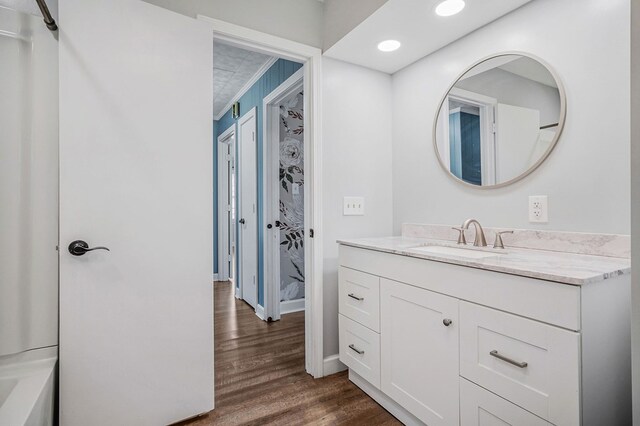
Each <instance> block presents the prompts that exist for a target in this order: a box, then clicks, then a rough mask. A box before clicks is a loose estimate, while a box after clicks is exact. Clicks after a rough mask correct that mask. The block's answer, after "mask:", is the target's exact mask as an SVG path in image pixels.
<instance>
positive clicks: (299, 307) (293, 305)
mask: <svg viewBox="0 0 640 426" xmlns="http://www.w3.org/2000/svg"><path fill="white" fill-rule="evenodd" d="M300 311H304V299H296V300H283V301H282V302H280V315H284V314H290V313H292V312H300Z"/></svg>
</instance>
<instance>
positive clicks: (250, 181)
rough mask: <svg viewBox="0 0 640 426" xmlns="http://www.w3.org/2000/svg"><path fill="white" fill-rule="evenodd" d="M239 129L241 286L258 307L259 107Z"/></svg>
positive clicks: (240, 122)
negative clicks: (257, 111) (257, 119)
mask: <svg viewBox="0 0 640 426" xmlns="http://www.w3.org/2000/svg"><path fill="white" fill-rule="evenodd" d="M238 128H239V132H238V133H239V137H238V141H239V144H240V148H239V151H240V152H239V158H238V165H239V169H240V170H239V171H240V179H239V184H240V185H239V186H240V194H238V195H239V199H240V208H239V210H240V211H239V214H238V217H239V221H238V222H239V229H240V247H239V249H240V251H239V259H238V260H239V263H240V277H239V278H240V289H241V290H242V298H243V299H244V300H245V301H246V302H247V303H248V304H249V305H251V306H252V307H254V308H255V307H256V305H257V303H258V205H257V204H258V180H257V177H258V170H257V167H258V163H257V158H256V156H257V147H258V145H257V135H256V109H255V108H253V109H252V110H251V111H249V112H247V113H246V114H245V115H244V116H242V117H241V118H240V121H239V123H238Z"/></svg>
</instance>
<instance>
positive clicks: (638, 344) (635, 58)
mask: <svg viewBox="0 0 640 426" xmlns="http://www.w3.org/2000/svg"><path fill="white" fill-rule="evenodd" d="M631 29H632V30H631V31H632V37H631V223H632V225H631V270H632V271H638V268H640V2H637V1H632V2H631ZM631 280H632V281H631V285H632V286H631V296H632V299H631V314H632V322H631V341H632V349H631V353H632V357H631V360H632V369H633V370H632V371H633V376H632V384H633V419H634V424H636V425H638V424H640V274H639V273H637V272H633V273H632V274H631Z"/></svg>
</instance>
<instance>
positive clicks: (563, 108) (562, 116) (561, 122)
mask: <svg viewBox="0 0 640 426" xmlns="http://www.w3.org/2000/svg"><path fill="white" fill-rule="evenodd" d="M511 55H520V56H525V57H527V58H530V59H533V60H535V61H538V62H539V63H540V64H542V65H544V67H545V68H546V69H547V71H549V73H550V74H551V76H552V77H553V78H554V80H555V81H556V84H557V85H558V93H559V94H560V117H558V130H557V132H556V134H555V136H554V138H553V140H552V141H551V144H550V145H549V148H547V150H546V151H545V152H544V154H543V155H542V156H540V158H539V159H538V161H536V162H535V163H534V164H533V165H532V166H531V167H529V168H528V169H527V170H526V171H524V172H523V173H521V174H520V175H518V176H516V177H515V178H513V179H511V180H508V181H505V182H501V183H497V184H493V185H473V184H471V183H468V182H465V181H463V180H462V179H460V178H458V177H457V176H455V175H454V174H453V173H451V171H450V170H449V169H448V167H447V165H446V164H444V162H443V161H442V156H441V155H440V151H439V150H438V141H437V139H436V135H437V128H438V117H439V116H440V111H441V110H442V106H443V105H444V102H445V101H446V100H447V97H448V96H449V94H450V93H451V90H452V89H453V88H454V87H455V85H456V83H458V81H460V79H461V78H462V76H464V75H465V74H466V73H468V72H469V71H471V70H472V69H473V68H475V67H476V66H477V65H480V64H481V63H483V62H486V61H488V60H490V59H494V58H499V57H501V56H511ZM566 115H567V98H566V94H565V91H564V86H563V84H562V81H561V80H560V77H559V76H558V74H557V73H556V72H555V70H554V69H553V68H552V67H551V66H550V65H549V64H548V63H547V62H545V61H544V60H542V59H540V58H539V57H537V56H535V55H532V54H530V53H525V52H519V51H507V52H502V53H496V54H493V55H490V56H487V57H484V58H482V59H480V60H479V61H476V62H474V63H473V64H472V65H471V66H469V67H467V68H466V69H465V70H464V71H463V72H462V73H460V75H458V76H457V77H456V79H455V80H454V81H453V83H451V85H450V86H449V88H448V89H447V91H446V92H445V94H444V96H443V97H442V99H441V100H440V103H439V104H438V109H437V111H436V116H435V118H434V120H433V134H432V138H433V149H434V150H435V153H436V158H437V159H438V163H440V166H441V167H442V169H443V170H444V171H445V173H446V174H447V175H449V177H451V178H452V179H453V180H455V181H456V182H459V183H461V184H463V185H465V186H467V187H470V188H476V189H497V188H502V187H505V186H507V185H511V184H512V183H515V182H517V181H519V180H521V179H524V178H525V177H527V176H529V175H530V174H531V173H533V171H534V170H536V169H537V168H538V167H540V165H541V164H542V163H543V162H544V161H545V160H546V159H547V157H549V155H550V154H551V151H553V149H554V148H555V146H556V144H557V143H558V139H560V136H561V135H562V130H563V129H564V123H565V119H566Z"/></svg>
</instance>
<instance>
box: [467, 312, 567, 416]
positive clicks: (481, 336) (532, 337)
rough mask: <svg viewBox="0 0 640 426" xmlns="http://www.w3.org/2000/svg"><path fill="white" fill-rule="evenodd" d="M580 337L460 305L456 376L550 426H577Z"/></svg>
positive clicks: (528, 321) (501, 313) (534, 322)
mask: <svg viewBox="0 0 640 426" xmlns="http://www.w3.org/2000/svg"><path fill="white" fill-rule="evenodd" d="M579 350H580V335H579V334H578V333H574V332H570V331H567V330H563V329H561V328H558V327H553V326H550V325H547V324H543V323H539V322H537V321H533V320H529V319H526V318H522V317H519V316H516V315H511V314H507V313H504V312H501V311H497V310H495V309H490V308H486V307H483V306H479V305H475V304H472V303H467V302H461V303H460V374H461V375H462V376H463V377H465V378H467V379H469V380H471V381H472V382H475V383H477V384H479V385H480V386H482V387H484V388H486V389H488V390H490V391H491V392H494V393H496V394H498V395H500V396H502V397H504V398H505V399H507V400H509V401H511V402H513V403H515V404H516V405H519V406H520V407H522V408H524V409H526V410H528V411H530V412H532V413H534V414H536V415H537V416H539V417H542V418H543V419H545V420H548V421H550V422H551V423H554V424H556V425H559V426H560V425H577V424H579V419H580V416H579V409H580V406H579V390H580V355H579Z"/></svg>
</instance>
